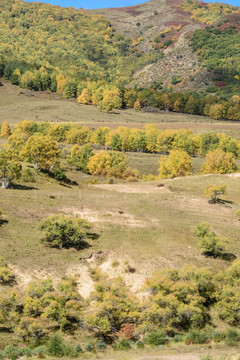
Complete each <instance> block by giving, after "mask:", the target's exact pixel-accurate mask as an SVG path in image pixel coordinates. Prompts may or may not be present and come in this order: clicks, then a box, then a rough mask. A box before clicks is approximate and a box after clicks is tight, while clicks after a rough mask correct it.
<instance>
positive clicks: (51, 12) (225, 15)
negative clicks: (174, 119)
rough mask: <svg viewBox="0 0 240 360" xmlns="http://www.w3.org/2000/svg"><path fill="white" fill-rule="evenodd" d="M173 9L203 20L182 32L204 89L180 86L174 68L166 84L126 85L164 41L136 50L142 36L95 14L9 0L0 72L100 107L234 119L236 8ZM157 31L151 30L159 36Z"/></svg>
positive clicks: (239, 108)
mask: <svg viewBox="0 0 240 360" xmlns="http://www.w3.org/2000/svg"><path fill="white" fill-rule="evenodd" d="M179 7H180V8H181V9H182V10H184V11H186V12H188V13H190V14H191V18H192V19H193V20H194V21H197V22H199V23H201V24H202V23H203V24H204V25H205V24H206V25H207V26H204V27H202V29H199V30H196V31H195V32H194V33H193V34H192V35H189V36H190V39H189V44H190V46H191V47H192V50H193V51H194V52H196V53H197V54H198V58H199V64H200V66H201V67H202V68H203V69H207V70H208V72H209V74H210V76H211V78H212V79H213V81H214V85H212V86H209V87H206V89H205V91H200V92H195V91H185V90H184V91H183V90H181V79H179V78H178V77H177V74H176V76H175V77H173V78H172V84H170V85H169V87H168V88H164V89H163V88H162V85H161V79H156V81H155V82H154V83H153V84H152V85H151V86H150V88H146V89H142V88H138V87H137V85H135V86H134V88H131V81H132V76H133V74H134V72H135V71H136V70H139V69H141V68H143V67H144V66H145V65H147V64H152V63H154V62H157V61H158V60H159V59H161V58H162V57H163V56H165V57H167V54H165V55H164V53H163V51H162V50H164V49H166V48H167V47H168V46H173V45H172V42H169V43H166V44H165V43H164V44H165V45H164V44H163V46H162V49H161V50H156V49H155V48H154V47H153V48H152V50H151V51H148V52H143V51H142V50H141V49H140V47H139V44H140V43H141V41H142V38H137V39H130V38H125V37H124V36H122V35H119V34H117V33H116V31H115V30H114V28H113V27H112V26H111V23H110V22H109V21H108V20H107V19H106V18H105V17H104V16H102V15H88V14H86V13H85V12H84V11H82V10H76V9H74V8H71V7H70V8H61V7H58V6H51V5H46V4H41V3H26V2H23V1H14V0H11V1H3V3H2V5H1V11H0V20H1V21H0V24H1V25H0V27H1V28H0V29H1V42H2V46H1V50H0V76H4V77H6V78H7V79H9V80H10V81H11V82H12V83H13V84H15V85H20V86H21V87H23V88H26V89H30V90H33V91H39V90H50V91H52V92H58V93H59V94H61V95H63V96H64V97H67V98H77V100H78V101H79V102H80V103H83V104H94V105H97V106H98V107H99V108H100V110H103V111H114V109H118V108H124V107H133V108H135V109H136V110H141V108H143V107H154V108H159V109H162V110H170V111H176V112H185V113H190V114H200V115H207V116H210V117H213V118H215V119H228V120H239V119H240V105H239V103H240V80H239V78H240V75H239V66H240V58H239V37H240V33H239V23H240V14H239V8H238V7H233V6H230V5H222V4H205V3H199V2H197V1H185V2H183V3H181V4H180V5H179ZM165 33H166V31H162V32H161V34H160V36H159V39H162V40H163V42H164V41H165ZM154 41H155V40H154ZM165 42H166V41H165ZM213 49H214V51H213ZM192 80H194V76H192ZM190 81H191V79H190ZM176 85H177V88H176ZM129 87H130V88H131V89H130V88H129Z"/></svg>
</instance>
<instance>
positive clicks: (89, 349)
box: [85, 343, 94, 352]
mask: <svg viewBox="0 0 240 360" xmlns="http://www.w3.org/2000/svg"><path fill="white" fill-rule="evenodd" d="M85 350H86V351H88V352H92V351H94V345H93V343H88V344H87V345H86V346H85Z"/></svg>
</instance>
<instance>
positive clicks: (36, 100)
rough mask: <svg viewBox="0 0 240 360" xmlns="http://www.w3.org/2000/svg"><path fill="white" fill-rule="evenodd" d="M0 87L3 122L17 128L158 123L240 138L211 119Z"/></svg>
mask: <svg viewBox="0 0 240 360" xmlns="http://www.w3.org/2000/svg"><path fill="white" fill-rule="evenodd" d="M3 84H4V86H2V87H0V119H2V121H4V120H5V121H8V122H9V124H11V125H12V126H14V124H16V123H18V122H19V121H21V120H33V121H49V122H54V123H65V122H73V123H77V124H84V125H87V126H89V127H91V128H97V127H100V126H109V127H111V128H115V127H118V126H129V127H140V128H141V127H143V126H144V125H145V124H152V123H154V124H158V126H159V128H161V129H163V130H164V129H181V128H185V129H192V130H193V131H195V132H204V131H209V130H212V131H217V132H226V133H227V134H228V135H230V136H235V137H238V138H240V124H239V123H238V122H230V121H216V120H213V119H210V118H208V117H203V116H194V115H187V114H178V113H172V112H165V111H161V112H159V113H145V112H136V111H134V110H132V109H127V110H118V111H116V112H115V113H114V114H108V113H103V112H100V111H99V110H98V109H97V108H96V107H94V106H88V105H80V104H78V103H77V102H76V101H75V100H66V99H62V98H61V97H59V96H57V95H56V94H48V93H46V92H42V93H41V92H31V91H28V90H23V89H20V88H18V87H16V86H13V85H11V84H9V83H7V82H5V81H3Z"/></svg>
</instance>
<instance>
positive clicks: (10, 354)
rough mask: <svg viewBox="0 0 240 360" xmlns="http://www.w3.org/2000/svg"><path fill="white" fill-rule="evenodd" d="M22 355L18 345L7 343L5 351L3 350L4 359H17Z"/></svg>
mask: <svg viewBox="0 0 240 360" xmlns="http://www.w3.org/2000/svg"><path fill="white" fill-rule="evenodd" d="M20 356H21V354H20V351H19V348H18V347H17V346H14V345H7V346H5V348H4V350H3V352H2V357H3V358H4V359H11V360H16V359H18V358H19V357H20Z"/></svg>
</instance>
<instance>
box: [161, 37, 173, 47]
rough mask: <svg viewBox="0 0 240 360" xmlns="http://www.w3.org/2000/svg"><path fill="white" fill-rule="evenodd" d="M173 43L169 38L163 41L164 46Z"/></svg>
mask: <svg viewBox="0 0 240 360" xmlns="http://www.w3.org/2000/svg"><path fill="white" fill-rule="evenodd" d="M172 44H173V41H172V40H171V39H168V40H166V41H164V44H163V45H164V46H166V47H168V46H170V45H172Z"/></svg>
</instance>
